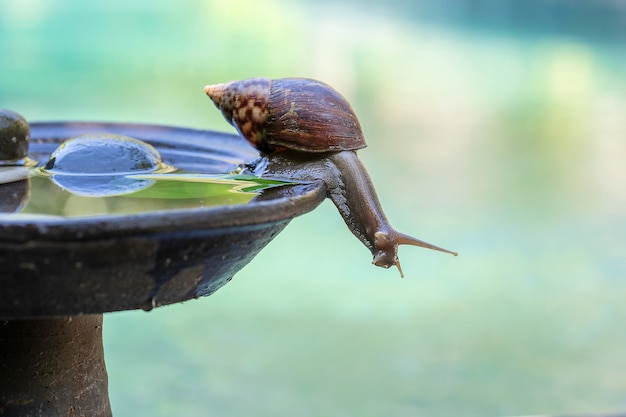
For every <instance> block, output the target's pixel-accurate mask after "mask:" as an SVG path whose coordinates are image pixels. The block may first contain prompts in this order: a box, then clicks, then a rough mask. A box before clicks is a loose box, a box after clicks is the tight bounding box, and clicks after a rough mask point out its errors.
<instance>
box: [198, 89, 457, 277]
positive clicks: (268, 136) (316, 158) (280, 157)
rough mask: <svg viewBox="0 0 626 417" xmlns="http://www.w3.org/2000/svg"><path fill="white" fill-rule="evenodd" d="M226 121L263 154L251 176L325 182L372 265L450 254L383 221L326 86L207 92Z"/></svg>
mask: <svg viewBox="0 0 626 417" xmlns="http://www.w3.org/2000/svg"><path fill="white" fill-rule="evenodd" d="M205 92H206V93H207V95H208V96H209V97H210V98H211V99H212V100H213V102H214V103H215V105H216V106H217V107H218V108H219V109H220V110H221V111H222V114H223V115H224V117H225V118H226V120H227V121H228V122H229V123H231V124H232V125H233V126H234V127H235V128H236V129H237V130H238V131H239V133H240V134H241V135H242V136H243V137H244V138H245V139H246V140H248V142H250V143H251V144H252V145H253V146H255V147H256V148H257V149H258V150H259V151H261V153H262V155H263V156H262V158H263V160H264V162H263V163H262V164H257V167H258V169H257V171H255V174H257V175H260V176H274V177H279V178H280V177H282V178H290V179H294V180H299V181H319V180H321V181H323V182H324V184H325V186H326V190H327V195H328V197H329V198H330V199H331V200H332V201H333V203H334V204H335V206H336V207H337V209H338V210H339V213H340V214H341V216H342V217H343V219H344V221H345V223H346V225H347V226H348V228H349V229H350V231H351V232H352V233H353V234H354V235H355V236H356V237H357V238H358V239H359V240H360V241H361V242H362V243H363V244H364V245H365V246H366V247H367V248H368V249H369V250H370V252H371V253H372V256H373V261H372V263H374V264H375V265H377V266H381V267H384V268H389V267H390V266H396V267H397V268H398V270H399V271H400V274H401V275H402V269H401V267H400V262H399V260H398V246H399V245H414V246H421V247H425V248H429V249H434V250H438V251H442V252H447V253H451V254H454V255H456V253H455V252H451V251H449V250H447V249H443V248H440V247H438V246H435V245H432V244H430V243H426V242H424V241H422V240H419V239H416V238H413V237H411V236H408V235H405V234H403V233H400V232H398V231H396V230H395V229H394V228H393V227H392V226H391V225H390V224H389V222H388V220H387V218H386V216H385V214H384V212H383V210H382V207H381V205H380V202H379V200H378V196H377V194H376V190H375V188H374V185H373V183H372V180H371V178H370V176H369V174H368V173H367V169H366V168H365V166H364V165H363V163H362V162H361V159H360V158H359V157H358V155H357V152H356V151H357V150H358V149H362V148H364V147H366V146H367V145H366V144H365V140H364V137H363V133H362V131H361V126H360V124H359V121H358V119H357V117H356V115H355V113H354V111H353V110H352V107H351V106H350V104H349V103H348V102H347V100H345V98H343V97H342V96H341V94H339V93H338V92H337V91H336V90H334V89H333V88H331V87H330V86H328V85H326V84H324V83H322V82H319V81H316V80H311V79H305V78H282V79H275V80H271V79H267V78H251V79H247V80H243V81H232V82H229V83H225V84H217V85H210V86H207V87H205Z"/></svg>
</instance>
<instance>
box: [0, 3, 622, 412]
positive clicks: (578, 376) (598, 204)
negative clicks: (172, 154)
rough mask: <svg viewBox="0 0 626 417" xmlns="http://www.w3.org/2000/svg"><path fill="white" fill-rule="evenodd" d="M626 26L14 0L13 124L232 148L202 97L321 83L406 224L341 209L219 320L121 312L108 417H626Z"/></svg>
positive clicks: (580, 16) (300, 222)
mask: <svg viewBox="0 0 626 417" xmlns="http://www.w3.org/2000/svg"><path fill="white" fill-rule="evenodd" d="M625 28H626V5H625V3H623V2H619V1H609V0H596V1H591V0H589V1H581V0H576V1H573V0H569V1H565V0H550V1H521V0H520V1H514V0H502V1H488V0H462V1H456V2H452V1H441V2H426V1H415V2H411V1H408V0H407V1H398V2H392V3H388V2H383V1H376V0H373V1H369V2H367V1H358V2H357V1H338V2H330V1H328V2H317V1H313V0H311V1H306V0H300V1H291V2H288V1H286V0H265V1H263V2H260V1H259V2H253V1H244V0H233V1H200V0H190V1H174V0H153V1H151V2H132V1H120V0H109V1H107V2H86V1H85V2H78V1H71V0H65V1H61V0H59V1H45V0H0V53H1V58H0V75H1V80H0V107H4V108H10V109H13V110H16V111H18V112H20V113H22V114H23V115H24V116H25V117H26V118H27V119H29V120H30V121H41V120H61V119H68V120H103V121H118V122H126V121H132V122H142V123H160V124H168V125H177V126H189V127H196V128H206V129H218V130H225V131H233V130H232V129H231V128H230V127H229V126H228V125H227V124H226V122H224V121H223V120H222V118H221V115H220V114H219V112H218V111H217V110H216V109H215V108H214V107H213V105H212V104H211V103H210V102H209V100H208V99H207V98H206V97H205V96H204V94H203V91H202V87H203V86H204V85H205V84H208V83H215V82H221V81H227V80H231V79H239V78H245V77H250V76H269V77H281V76H306V77H314V78H318V79H322V80H324V81H326V82H328V83H330V84H331V85H333V86H335V87H336V88H337V89H338V90H339V91H341V92H342V93H343V94H344V95H345V96H346V97H347V98H348V99H349V100H350V101H351V102H352V103H353V105H354V107H355V109H356V111H357V113H358V114H359V117H360V119H361V124H362V126H363V129H364V132H365V135H366V139H367V140H368V143H369V147H368V148H367V149H365V150H364V151H362V152H361V156H362V158H363V159H364V161H365V163H366V164H367V166H368V167H369V169H370V173H371V174H372V177H373V179H374V182H375V184H376V185H377V188H378V192H379V195H380V198H381V201H382V203H383V206H384V207H385V209H386V211H387V215H388V217H389V218H390V220H391V221H392V223H393V224H394V225H395V226H396V227H397V228H398V229H399V230H401V231H404V232H406V233H410V234H413V235H415V236H417V237H419V238H422V239H425V240H427V241H431V242H433V243H435V244H440V245H442V246H445V247H448V248H450V249H453V250H458V251H459V252H460V256H459V257H458V258H453V257H450V256H447V255H444V254H441V253H436V252H431V251H426V250H423V249H417V248H410V247H405V248H402V249H401V251H400V257H401V259H402V265H403V269H404V272H405V274H406V275H407V278H405V279H400V278H399V276H398V273H397V271H395V270H388V271H386V270H383V269H380V268H375V267H374V266H372V265H371V264H370V260H371V257H370V254H369V252H368V251H367V250H366V249H365V248H364V247H362V245H361V244H360V243H359V242H358V241H357V240H356V239H354V237H353V236H352V235H351V234H350V233H349V232H348V230H347V229H346V227H345V226H344V224H343V222H342V220H341V218H340V217H339V215H338V214H337V212H336V210H335V208H334V207H333V206H332V205H331V204H330V203H329V202H326V203H325V204H323V205H322V206H321V207H320V208H318V209H317V210H315V211H314V212H312V213H310V214H308V215H306V216H303V217H301V218H298V219H295V220H294V221H293V222H292V223H291V224H290V225H289V226H288V227H287V229H286V230H285V231H284V232H283V233H282V234H281V235H279V236H278V237H277V238H276V239H275V240H274V241H273V242H272V243H271V244H270V245H269V246H268V247H267V248H266V249H265V250H264V251H263V252H262V253H261V254H260V255H259V256H258V257H257V258H256V259H255V260H254V261H253V262H252V263H251V264H250V265H248V267H246V268H245V269H244V270H243V271H242V272H240V273H239V274H238V275H237V276H236V277H235V279H234V280H233V281H232V282H231V283H230V284H229V285H227V286H226V287H225V288H223V289H221V290H220V291H218V292H217V293H216V294H215V295H213V296H211V297H210V298H206V299H200V300H197V301H193V302H188V303H185V304H183V305H176V306H171V307H165V308H161V309H157V310H154V311H152V312H150V313H145V312H143V311H133V312H123V313H113V314H109V315H107V316H106V318H105V330H104V331H105V350H106V357H107V364H108V370H109V378H110V394H111V401H112V406H113V411H114V414H115V415H116V416H244V415H249V416H299V417H309V416H310V417H314V416H346V417H347V416H359V417H368V416H386V417H409V416H461V415H462V416H507V415H522V414H539V413H554V414H559V413H561V414H563V413H568V414H571V413H578V412H597V413H600V412H613V411H620V410H621V411H624V410H626V377H625V376H624V370H625V369H626V355H625V349H626V330H625V327H624V323H625V322H626V303H625V300H626V260H625V258H626V240H625V238H624V236H625V235H626V220H625V219H624V214H625V212H626V76H625V74H626V29H625Z"/></svg>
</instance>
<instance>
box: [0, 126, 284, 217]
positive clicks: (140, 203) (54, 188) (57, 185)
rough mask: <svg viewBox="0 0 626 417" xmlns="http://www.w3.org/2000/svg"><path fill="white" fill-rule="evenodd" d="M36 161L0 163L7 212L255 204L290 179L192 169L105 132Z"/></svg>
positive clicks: (68, 213) (74, 213)
mask: <svg viewBox="0 0 626 417" xmlns="http://www.w3.org/2000/svg"><path fill="white" fill-rule="evenodd" d="M184 162H185V161H183V163H184ZM35 165H37V162H36V161H34V160H29V161H28V163H26V164H24V165H22V166H13V167H4V168H1V169H0V181H1V182H0V195H2V196H5V198H4V199H3V201H2V205H1V206H0V209H1V212H5V213H17V217H18V218H27V217H28V218H36V217H38V216H61V217H79V216H80V217H89V216H103V215H124V214H137V213H145V212H152V211H163V210H183V209H198V208H206V207H214V206H225V205H236V204H247V203H249V202H250V201H251V200H253V199H254V198H255V197H256V196H258V195H259V194H260V193H261V192H262V191H263V190H264V189H267V188H269V187H274V186H279V185H283V184H285V182H281V181H273V180H265V179H261V178H257V177H254V176H251V175H239V174H227V173H224V174H202V173H194V172H188V171H185V170H181V169H178V168H177V167H175V166H171V165H168V164H165V163H163V161H162V160H161V155H160V154H159V152H158V151H157V150H156V149H155V148H154V147H152V146H151V145H149V144H148V143H146V142H144V141H140V140H137V139H134V138H131V137H128V136H122V135H113V134H102V133H88V134H83V135H79V136H77V137H73V138H69V139H67V140H65V141H63V142H62V143H61V144H60V145H59V146H58V148H57V149H56V150H55V151H54V152H52V154H51V155H50V156H49V158H48V160H47V161H46V162H45V163H43V164H41V165H40V166H35Z"/></svg>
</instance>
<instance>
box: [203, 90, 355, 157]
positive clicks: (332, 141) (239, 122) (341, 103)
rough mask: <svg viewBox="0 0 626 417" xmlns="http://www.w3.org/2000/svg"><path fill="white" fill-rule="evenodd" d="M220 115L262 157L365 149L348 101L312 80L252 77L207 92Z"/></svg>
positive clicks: (334, 91)
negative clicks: (285, 152)
mask: <svg viewBox="0 0 626 417" xmlns="http://www.w3.org/2000/svg"><path fill="white" fill-rule="evenodd" d="M205 92H206V93H207V95H208V96H209V97H210V98H211V99H212V100H213V102H214V103H215V105H216V106H217V107H218V108H219V109H220V110H221V111H222V114H223V115H224V117H225V118H226V120H228V121H229V122H230V123H231V124H232V125H233V126H235V127H236V128H237V130H238V131H239V132H240V133H241V135H242V136H243V137H245V138H246V139H247V140H248V141H249V142H250V143H251V144H252V145H254V146H255V147H256V148H257V149H259V150H260V151H262V152H265V153H270V152H273V151H276V150H281V149H291V150H296V151H302V152H319V153H321V152H338V151H344V150H356V149H361V148H364V147H366V146H367V145H366V144H365V139H364V138H363V133H362V131H361V126H360V124H359V121H358V119H357V117H356V115H355V113H354V110H352V107H351V106H350V104H349V103H348V101H347V100H346V99H345V98H344V97H343V96H342V95H341V94H339V93H338V92H337V91H336V90H334V89H333V88H332V87H330V86H328V85H327V84H324V83H322V82H320V81H316V80H312V79H308V78H278V79H268V78H250V79H247V80H242V81H232V82H229V83H225V84H216V85H210V86H206V87H205Z"/></svg>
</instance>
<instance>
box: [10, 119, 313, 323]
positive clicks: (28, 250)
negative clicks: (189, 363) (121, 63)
mask: <svg viewBox="0 0 626 417" xmlns="http://www.w3.org/2000/svg"><path fill="white" fill-rule="evenodd" d="M90 132H107V133H115V134H121V135H127V136H131V137H134V138H137V139H141V140H144V141H146V142H148V143H150V144H151V145H153V146H155V147H156V148H157V150H158V151H159V152H160V153H161V155H162V157H163V160H164V162H165V163H168V164H171V165H174V166H176V167H179V168H182V169H186V170H190V171H195V172H200V173H225V172H228V171H229V170H231V169H233V168H235V167H236V166H237V165H238V164H240V163H242V162H245V161H249V160H251V159H253V158H255V157H256V156H257V153H256V151H255V150H254V149H252V148H251V147H250V146H249V145H248V144H247V143H246V142H245V141H244V140H243V139H241V138H240V137H238V136H235V135H230V134H224V133H217V132H211V131H201V130H192V129H182V128H173V127H165V126H148V125H130V124H102V123H34V124H32V125H31V145H30V152H29V156H30V157H31V158H33V159H36V160H37V161H39V163H44V162H45V161H46V159H47V157H48V156H49V155H50V153H52V151H54V149H56V147H57V146H58V144H59V143H61V142H62V141H64V140H65V139H67V138H69V137H72V136H75V135H79V134H83V133H90ZM0 187H2V185H0ZM324 198H325V191H324V187H323V185H322V184H321V183H313V184H305V185H295V186H285V187H278V188H274V189H270V190H266V191H265V192H263V194H262V195H261V196H259V197H257V198H255V199H254V200H253V201H252V202H250V203H248V204H246V205H238V206H222V207H212V208H201V209H193V210H190V209H185V210H171V211H159V212H147V213H143V214H135V215H127V216H121V215H115V216H94V217H82V218H81V217H78V218H60V217H58V218H53V217H51V218H45V219H36V220H35V219H28V218H22V217H20V216H17V217H15V216H7V215H3V216H0V271H2V273H1V274H0V288H2V291H0V317H2V318H21V317H45V316H64V315H74V314H97V313H102V312H108V311H117V310H128V309H137V308H144V309H150V308H152V307H156V306H161V305H166V304H171V303H175V302H180V301H184V300H187V299H190V298H196V297H200V296H206V295H210V294H211V293H213V292H214V291H216V290H217V289H218V288H219V287H221V286H222V285H224V284H225V283H226V282H228V281H229V280H230V279H231V278H232V277H233V275H234V274H235V273H236V272H237V271H239V270H240V269H241V268H242V267H243V266H245V265H246V264H247V263H248V262H250V260H252V258H253V257H254V256H255V255H256V254H257V253H258V252H259V251H260V250H261V249H262V248H263V247H264V246H265V245H266V244H267V243H269V242H270V241H271V240H272V239H273V238H274V237H275V236H276V235H277V234H278V233H279V232H280V231H281V230H282V229H283V228H284V227H285V226H286V225H287V223H288V222H289V220H290V219H292V218H293V217H295V216H298V215H300V214H303V213H306V212H308V211H310V210H313V209H314V208H315V207H316V206H317V205H318V204H320V203H321V202H322V201H323V199H324ZM266 272H267V273H270V272H271V271H266Z"/></svg>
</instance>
